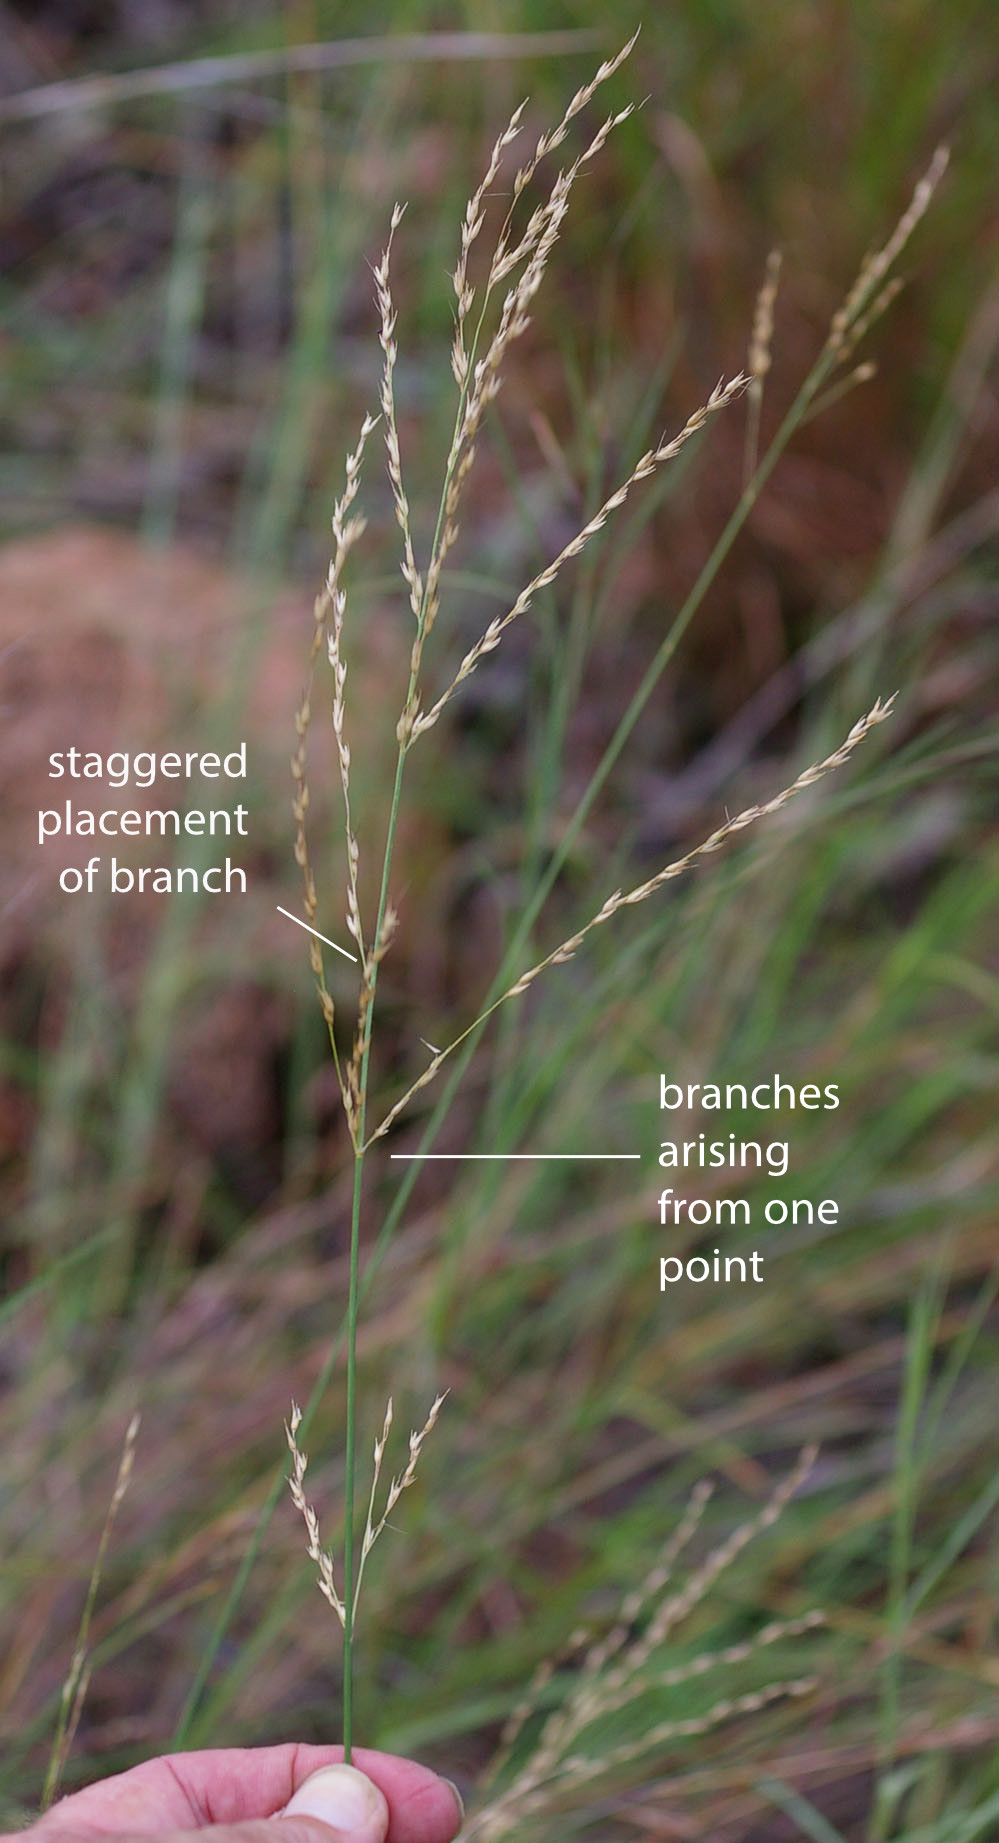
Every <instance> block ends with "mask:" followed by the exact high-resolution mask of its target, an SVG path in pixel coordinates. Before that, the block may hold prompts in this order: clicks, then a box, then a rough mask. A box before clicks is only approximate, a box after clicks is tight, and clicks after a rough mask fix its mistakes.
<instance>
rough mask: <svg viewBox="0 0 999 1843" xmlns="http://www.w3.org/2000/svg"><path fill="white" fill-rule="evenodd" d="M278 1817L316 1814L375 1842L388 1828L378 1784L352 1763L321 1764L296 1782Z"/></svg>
mask: <svg viewBox="0 0 999 1843" xmlns="http://www.w3.org/2000/svg"><path fill="white" fill-rule="evenodd" d="M281 1815H282V1817H318V1818H319V1819H320V1821H321V1822H322V1823H324V1824H329V1825H330V1826H331V1827H332V1828H333V1829H334V1830H339V1831H342V1832H343V1833H344V1834H345V1835H346V1836H349V1837H353V1836H356V1837H358V1838H363V1843H377V1840H378V1839H380V1838H383V1837H384V1836H385V1835H386V1834H387V1832H388V1822H389V1810H388V1805H387V1804H386V1803H385V1799H384V1797H383V1796H382V1793H381V1792H380V1791H379V1789H378V1787H377V1786H376V1785H375V1784H373V1782H372V1781H371V1780H370V1779H369V1778H368V1776H367V1774H366V1773H359V1772H358V1770H357V1768H356V1766H321V1767H320V1769H319V1771H318V1772H317V1773H313V1774H312V1775H311V1776H310V1778H308V1779H306V1780H305V1781H304V1782H303V1784H302V1785H300V1786H299V1788H298V1791H297V1792H295V1793H294V1794H293V1796H292V1797H291V1798H290V1799H289V1801H288V1803H287V1804H286V1805H285V1808H284V1810H283V1812H282V1813H281Z"/></svg>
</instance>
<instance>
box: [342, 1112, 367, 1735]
mask: <svg viewBox="0 0 999 1843" xmlns="http://www.w3.org/2000/svg"><path fill="white" fill-rule="evenodd" d="M362 1096H363V1090H362ZM361 1106H362V1108H363V1106H364V1102H363V1098H362V1101H361ZM363 1181H364V1153H363V1151H358V1152H356V1153H355V1155H354V1196H353V1202H352V1204H351V1211H350V1290H349V1293H348V1299H347V1457H346V1468H347V1480H346V1507H345V1511H344V1532H343V1576H344V1588H343V1608H344V1619H343V1757H344V1760H345V1762H346V1764H347V1765H348V1766H349V1765H350V1749H351V1740H352V1737H353V1710H354V1611H355V1608H354V1474H355V1471H356V1469H357V1468H356V1445H357V1413H356V1403H357V1315H358V1309H359V1304H360V1301H359V1297H358V1279H359V1273H360V1247H361V1188H362V1184H363Z"/></svg>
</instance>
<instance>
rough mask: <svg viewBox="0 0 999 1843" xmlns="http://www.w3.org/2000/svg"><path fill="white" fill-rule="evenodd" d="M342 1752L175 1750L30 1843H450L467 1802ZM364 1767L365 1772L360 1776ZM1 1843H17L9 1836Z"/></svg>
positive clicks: (395, 1767)
mask: <svg viewBox="0 0 999 1843" xmlns="http://www.w3.org/2000/svg"><path fill="white" fill-rule="evenodd" d="M342 1762H343V1749H342V1747H305V1746H299V1745H295V1744H293V1743H289V1744H288V1745H286V1746H283V1747H247V1748H231V1749H217V1750H213V1751H211V1752H207V1753H178V1754H165V1755H163V1756H162V1757H161V1758H159V1759H156V1760H147V1761H146V1762H145V1763H144V1764H143V1765H142V1766H134V1767H133V1768H132V1770H131V1771H130V1772H127V1773H119V1774H118V1775H117V1776H116V1777H115V1778H113V1779H105V1780H104V1781H103V1782H101V1783H100V1784H98V1785H91V1786H88V1787H87V1788H86V1790H85V1791H82V1792H74V1793H72V1794H71V1795H70V1796H69V1797H68V1798H63V1799H60V1801H59V1803H58V1804H56V1805H53V1807H52V1809H51V1810H50V1811H47V1812H46V1813H45V1816H44V1817H42V1818H40V1819H39V1821H38V1823H37V1824H34V1825H33V1826H32V1827H31V1829H30V1830H28V1831H26V1832H22V1833H21V1837H22V1838H24V1837H27V1838H28V1839H29V1840H30V1843H104V1840H105V1839H107V1843H137V1840H138V1839H142V1838H149V1839H150V1840H151V1843H152V1840H153V1839H155V1843H451V1840H452V1838H453V1837H455V1836H456V1835H457V1833H458V1830H459V1829H460V1827H461V1817H462V1813H461V1806H460V1802H459V1799H458V1794H457V1793H456V1792H455V1790H454V1788H453V1787H452V1786H451V1785H449V1783H448V1781H447V1780H446V1779H439V1778H438V1776H437V1774H436V1773H432V1772H430V1771H429V1769H428V1768H427V1767H425V1766H417V1765H416V1764H415V1762H414V1761H412V1760H399V1759H396V1758H395V1757H394V1756H393V1755H392V1754H387V1753H371V1752H369V1751H368V1750H367V1749H365V1748H355V1750H354V1755H353V1762H354V1764H353V1766H352V1767H345V1766H344V1765H343V1764H342ZM355 1768H356V1769H358V1770H355ZM0 1843H16V1840H15V1839H11V1838H8V1839H0Z"/></svg>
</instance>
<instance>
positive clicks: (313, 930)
mask: <svg viewBox="0 0 999 1843" xmlns="http://www.w3.org/2000/svg"><path fill="white" fill-rule="evenodd" d="M277 912H278V914H279V915H287V917H288V920H289V921H293V922H298V926H299V927H300V928H304V929H305V932H306V934H314V935H315V937H316V940H317V941H325V942H326V945H327V947H332V948H333V950H334V952H335V953H342V954H343V957H344V959H345V960H353V962H354V965H355V966H356V965H357V955H356V953H348V952H347V949H346V947H338V946H337V944H336V942H335V941H331V940H330V938H329V935H328V934H320V932H319V929H318V928H310V927H309V924H308V922H304V921H299V920H298V916H297V915H293V914H292V913H291V910H290V909H282V907H281V904H280V903H278V904H277Z"/></svg>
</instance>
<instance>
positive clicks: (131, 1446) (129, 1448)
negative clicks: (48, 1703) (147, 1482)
mask: <svg viewBox="0 0 999 1843" xmlns="http://www.w3.org/2000/svg"><path fill="white" fill-rule="evenodd" d="M139 1418H140V1417H139V1416H138V1415H137V1414H133V1415H132V1418H131V1420H130V1421H129V1423H128V1426H127V1428H126V1429H125V1439H124V1443H123V1445H122V1449H121V1458H120V1459H119V1461H118V1472H117V1476H116V1478H115V1482H114V1490H113V1491H112V1493H111V1501H110V1503H109V1504H108V1510H107V1516H106V1517H105V1519H104V1528H103V1529H102V1530H101V1538H100V1541H99V1543H98V1544H97V1554H96V1555H95V1557H94V1565H93V1567H92V1569H91V1571H90V1580H89V1582H88V1583H87V1593H86V1598H85V1599H84V1602H83V1612H82V1614H81V1615H80V1624H79V1627H78V1629H77V1634H76V1644H75V1646H74V1648H73V1657H72V1661H71V1663H70V1667H69V1671H68V1673H67V1676H66V1681H65V1682H64V1684H63V1686H62V1694H61V1696H60V1699H59V1717H58V1721H57V1724H56V1732H55V1738H54V1740H53V1742H52V1751H51V1753H50V1755H49V1764H48V1770H47V1772H46V1774H45V1784H44V1786H43V1787H42V1797H41V1808H42V1810H43V1811H47V1810H48V1808H49V1806H50V1804H51V1803H52V1800H53V1799H54V1797H55V1795H56V1793H57V1791H58V1790H59V1781H60V1779H61V1778H62V1774H63V1769H64V1767H65V1765H66V1760H67V1757H68V1754H69V1750H70V1748H71V1746H72V1745H73V1736H74V1734H75V1733H76V1729H77V1724H78V1722H79V1719H80V1715H81V1712H82V1709H83V1703H84V1698H85V1696H86V1694H87V1688H88V1685H89V1683H90V1666H89V1653H88V1649H87V1643H88V1640H89V1637H90V1623H91V1620H92V1619H93V1616H94V1607H95V1606H96V1604H97V1592H98V1589H99V1587H100V1584H101V1577H102V1575H103V1573H104V1561H105V1557H106V1555H107V1552H108V1544H109V1542H110V1540H111V1531H112V1529H113V1528H114V1521H115V1518H116V1516H117V1515H118V1511H119V1510H120V1508H121V1502H122V1499H123V1497H124V1496H125V1493H126V1491H127V1490H128V1482H129V1479H130V1478H131V1476H132V1467H133V1465H134V1463H135V1442H136V1440H137V1439H138V1437H139Z"/></svg>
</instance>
